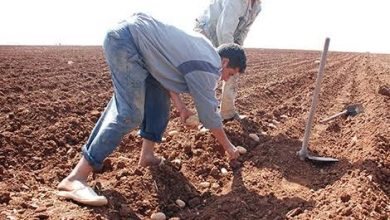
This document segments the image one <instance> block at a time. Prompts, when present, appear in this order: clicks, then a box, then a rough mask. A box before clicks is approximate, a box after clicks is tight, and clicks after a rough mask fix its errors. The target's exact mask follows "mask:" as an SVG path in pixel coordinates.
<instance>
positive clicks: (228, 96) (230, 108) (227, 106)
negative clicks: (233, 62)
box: [221, 74, 238, 120]
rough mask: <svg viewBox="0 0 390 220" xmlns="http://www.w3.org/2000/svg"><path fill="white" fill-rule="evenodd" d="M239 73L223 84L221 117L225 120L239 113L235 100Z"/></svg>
mask: <svg viewBox="0 0 390 220" xmlns="http://www.w3.org/2000/svg"><path fill="white" fill-rule="evenodd" d="M237 81H238V74H236V75H234V76H231V77H230V78H229V80H228V81H226V82H225V81H224V82H223V84H222V95H221V117H222V119H223V120H229V119H233V118H234V117H235V115H236V114H237V112H236V108H235V106H234V101H235V99H236V96H237Z"/></svg>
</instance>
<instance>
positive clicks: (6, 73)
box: [0, 46, 390, 219]
mask: <svg viewBox="0 0 390 220" xmlns="http://www.w3.org/2000/svg"><path fill="white" fill-rule="evenodd" d="M247 54H248V59H249V65H248V69H247V74H245V75H243V76H242V77H241V80H240V89H239V96H238V100H237V107H238V109H239V110H240V112H241V113H243V114H247V115H249V118H247V119H245V120H244V121H242V122H241V123H239V122H237V121H233V122H228V123H227V124H225V130H226V131H227V134H228V136H229V137H230V139H231V140H232V142H233V143H234V144H235V145H241V146H244V147H246V148H247V149H248V153H247V154H245V155H244V156H242V157H241V158H240V159H239V162H238V164H236V165H235V166H233V167H231V166H230V165H229V162H228V160H227V158H226V157H225V156H224V155H222V154H221V153H220V151H219V149H220V147H219V145H218V144H217V142H216V140H215V139H214V138H213V137H212V136H211V134H210V133H206V134H201V133H200V132H198V131H196V130H188V129H186V128H184V127H183V126H182V125H181V124H180V123H179V120H178V118H177V117H176V114H175V112H174V111H173V112H172V116H171V121H170V123H169V126H168V129H167V131H171V130H178V131H179V133H178V134H177V135H175V136H169V135H168V134H167V133H168V132H166V141H165V142H163V143H162V144H160V145H158V147H157V149H156V153H158V154H159V155H163V156H165V157H166V158H168V160H169V161H172V160H174V159H180V160H181V161H182V164H181V166H175V165H174V164H171V165H169V164H168V165H167V166H163V167H160V168H141V167H139V166H138V165H137V162H138V157H139V153H140V145H141V139H140V138H139V137H138V136H137V134H136V131H133V132H132V133H130V134H128V135H126V136H125V137H124V139H123V141H122V143H121V144H120V146H119V147H118V148H117V150H116V151H115V152H114V153H113V154H112V155H111V156H110V157H109V158H108V159H107V160H106V162H105V166H104V170H103V172H101V173H96V174H94V175H93V176H91V178H90V183H91V185H92V186H93V187H94V188H95V189H96V191H97V192H98V193H100V194H103V195H105V196H106V197H107V198H108V199H109V205H108V206H105V207H98V208H93V207H86V206H82V205H78V204H76V203H73V202H71V201H68V200H63V199H59V198H57V196H56V195H55V192H56V185H57V184H58V182H59V181H60V180H61V179H62V178H64V177H65V176H66V175H67V174H69V172H70V170H71V169H72V168H73V167H74V166H75V164H76V163H77V161H78V160H79V159H80V156H81V155H80V149H81V147H82V145H83V144H84V143H85V142H86V140H87V138H88V136H89V132H90V131H91V130H92V128H93V126H94V123H95V122H96V120H97V119H98V117H99V115H100V113H101V112H102V110H103V109H104V107H105V105H106V103H107V102H108V100H109V98H110V97H111V95H112V86H111V81H110V76H109V72H108V69H107V65H106V63H105V60H104V58H103V54H102V49H101V48H100V47H65V46H59V47H13V46H2V47H0V74H1V78H0V219H32V218H36V219H147V218H149V217H150V216H151V214H152V213H154V212H157V211H162V212H164V213H165V214H166V215H167V216H168V218H172V217H179V218H180V219H286V218H292V219H340V218H341V219H343V218H345V219H388V218H389V216H390V202H389V193H390V156H389V155H390V150H389V149H390V143H389V140H390V130H389V129H390V114H389V113H390V97H389V94H388V92H386V91H387V90H388V89H389V85H390V55H384V54H370V53H341V52H330V53H329V55H328V59H327V65H326V69H325V76H324V79H323V82H322V89H321V95H320V101H319V104H318V108H317V111H316V114H315V120H314V124H313V128H312V135H311V138H310V146H309V148H310V150H311V152H312V153H313V154H315V155H320V156H329V157H335V158H338V159H339V160H340V161H339V162H336V163H332V164H324V163H313V162H310V161H301V160H299V158H298V157H297V156H296V152H297V151H298V150H299V149H300V148H301V144H302V137H303V133H304V129H305V123H306V120H307V116H308V112H309V109H310V106H311V99H312V93H313V90H314V83H315V79H316V74H317V71H318V62H316V60H318V59H319V57H320V51H293V50H262V49H248V50H247ZM219 93H220V91H219V90H218V94H219ZM186 101H187V102H188V103H189V104H190V105H191V101H190V99H189V98H188V97H186ZM351 103H361V104H362V105H363V106H364V108H365V112H364V113H362V114H359V115H357V116H355V117H339V118H337V119H335V120H333V121H330V122H328V123H326V124H320V123H319V120H321V119H323V118H325V117H327V116H329V115H332V114H334V113H337V112H339V111H342V110H343V108H344V107H345V105H347V104H351ZM249 133H256V134H258V135H259V137H260V141H259V142H255V141H253V140H251V139H250V138H249V136H248V135H249ZM221 168H226V169H227V170H228V174H227V175H222V174H221V172H220V170H221ZM204 181H208V182H210V183H211V185H212V187H209V188H206V189H205V188H202V186H201V185H200V183H201V182H204ZM176 199H181V200H183V201H184V202H185V203H186V206H185V207H184V208H180V207H179V206H178V205H176V204H175V200H176Z"/></svg>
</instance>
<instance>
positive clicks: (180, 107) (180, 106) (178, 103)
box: [169, 91, 195, 124]
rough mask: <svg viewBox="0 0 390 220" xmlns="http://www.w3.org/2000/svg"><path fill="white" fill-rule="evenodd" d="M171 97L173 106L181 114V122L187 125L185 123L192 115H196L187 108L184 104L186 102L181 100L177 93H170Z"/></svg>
mask: <svg viewBox="0 0 390 220" xmlns="http://www.w3.org/2000/svg"><path fill="white" fill-rule="evenodd" d="M169 95H170V96H171V99H172V102H173V105H174V106H175V108H176V109H177V111H178V112H179V113H180V120H181V122H182V123H184V124H185V121H186V120H187V118H188V117H190V116H191V115H194V114H195V113H193V112H191V111H190V110H189V109H188V108H187V106H186V105H185V104H184V102H183V101H182V100H181V98H180V95H179V94H178V93H176V92H173V91H169Z"/></svg>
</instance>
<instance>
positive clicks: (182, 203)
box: [176, 199, 186, 208]
mask: <svg viewBox="0 0 390 220" xmlns="http://www.w3.org/2000/svg"><path fill="white" fill-rule="evenodd" d="M176 205H178V206H179V207H180V208H184V207H185V206H186V203H185V202H184V201H183V200H181V199H176Z"/></svg>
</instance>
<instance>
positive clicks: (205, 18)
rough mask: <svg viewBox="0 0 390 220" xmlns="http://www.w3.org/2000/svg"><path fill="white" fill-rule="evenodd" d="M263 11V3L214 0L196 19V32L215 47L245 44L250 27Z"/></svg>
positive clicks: (246, 0)
mask: <svg viewBox="0 0 390 220" xmlns="http://www.w3.org/2000/svg"><path fill="white" fill-rule="evenodd" d="M260 11H261V1H260V0H256V1H255V3H254V4H253V6H252V3H251V0H212V1H211V3H210V5H209V6H208V7H207V9H206V10H205V11H204V12H203V14H202V15H201V16H200V17H198V18H197V19H196V25H195V29H194V30H195V31H197V32H200V33H202V34H204V35H205V36H206V37H207V38H208V39H210V41H211V42H212V43H213V45H214V46H215V47H218V46H220V45H221V44H224V43H237V44H239V45H243V44H244V40H245V38H246V37H247V34H248V31H249V28H250V26H251V25H252V24H253V22H254V21H255V19H256V17H257V15H258V14H259V13H260Z"/></svg>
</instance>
